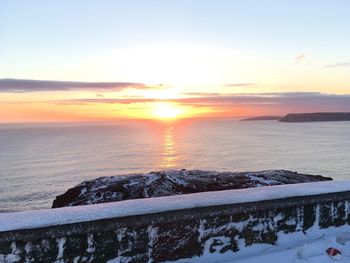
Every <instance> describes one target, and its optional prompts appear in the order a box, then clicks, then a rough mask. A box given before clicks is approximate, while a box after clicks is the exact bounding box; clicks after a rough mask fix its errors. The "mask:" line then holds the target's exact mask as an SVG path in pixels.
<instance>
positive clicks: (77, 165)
mask: <svg viewBox="0 0 350 263" xmlns="http://www.w3.org/2000/svg"><path fill="white" fill-rule="evenodd" d="M181 168H186V169H207V170H217V171H257V170H266V169H288V170H292V171H297V172H302V173H311V174H321V175H325V176H331V177H333V178H334V179H337V180H348V179H350V122H319V123H280V122H276V121H255V122H239V121H236V120H225V121H224V120H217V121H181V122H176V123H157V122H124V123H103V124H101V123H100V124H96V123H94V124H86V123H85V124H46V125H44V124H40V125H39V124H16V125H15V124H2V125H0V212H9V211H22V210H31V209H41V208H49V207H51V204H52V201H53V199H54V198H55V196H56V195H59V194H61V193H63V192H65V191H66V190H67V189H68V188H70V187H72V186H74V185H76V184H78V183H80V182H82V181H84V180H90V179H94V178H97V177H101V176H111V175H118V174H125V173H134V172H150V171H156V170H164V169H181Z"/></svg>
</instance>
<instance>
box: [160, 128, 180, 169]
mask: <svg viewBox="0 0 350 263" xmlns="http://www.w3.org/2000/svg"><path fill="white" fill-rule="evenodd" d="M163 147H164V152H163V159H162V162H161V167H162V168H164V169H168V168H171V167H174V166H176V161H177V158H178V157H177V154H176V149H175V140H174V127H173V126H169V127H166V128H165V130H164V135H163Z"/></svg>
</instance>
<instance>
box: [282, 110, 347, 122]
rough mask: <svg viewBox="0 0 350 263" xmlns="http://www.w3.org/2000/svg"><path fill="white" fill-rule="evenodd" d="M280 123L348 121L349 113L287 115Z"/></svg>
mask: <svg viewBox="0 0 350 263" xmlns="http://www.w3.org/2000/svg"><path fill="white" fill-rule="evenodd" d="M279 121H281V122H315V121H350V112H316V113H298V114H287V115H286V116H284V117H283V118H281V119H280V120H279Z"/></svg>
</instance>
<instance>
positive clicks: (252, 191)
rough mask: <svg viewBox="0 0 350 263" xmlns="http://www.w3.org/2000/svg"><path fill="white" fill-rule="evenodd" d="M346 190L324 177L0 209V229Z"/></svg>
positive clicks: (348, 183) (343, 184) (348, 184)
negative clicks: (91, 202)
mask: <svg viewBox="0 0 350 263" xmlns="http://www.w3.org/2000/svg"><path fill="white" fill-rule="evenodd" d="M347 191H350V181H325V182H316V183H303V184H289V185H276V186H268V187H257V188H246V189H238V190H225V191H215V192H204V193H195V194H186V195H176V196H167V197H154V198H147V199H135V200H126V201H121V202H114V203H105V204H95V205H86V206H74V207H64V208H56V209H43V210H35V211H24V212H14V213H0V232H4V231H10V230H20V229H33V228H41V227H47V226H55V225H66V224H73V223H79V222H86V221H96V220H101V219H109V218H123V217H128V216H136V215H146V214H154V213H161V212H168V211H178V210H186V209H193V208H201V207H213V206H223V205H231V204H242V203H252V202H260V201H266V200H275V199H286V198H292V197H303V196H314V195H322V194H332V193H341V192H347Z"/></svg>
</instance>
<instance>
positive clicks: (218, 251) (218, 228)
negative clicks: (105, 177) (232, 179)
mask: <svg viewBox="0 0 350 263" xmlns="http://www.w3.org/2000/svg"><path fill="white" fill-rule="evenodd" d="M349 186H350V184H349V182H325V183H323V182H322V183H310V184H301V185H283V186H276V187H275V186H274V187H262V188H254V189H244V190H233V191H220V192H208V193H199V194H191V195H183V196H172V197H166V198H163V197H162V198H151V199H147V200H132V201H123V202H119V203H115V204H102V205H91V206H84V207H69V208H62V209H53V210H45V211H31V212H21V213H10V214H4V215H1V214H0V226H1V227H2V229H6V230H9V231H7V232H4V230H2V232H1V231H0V262H22V261H34V262H53V261H56V262H107V261H109V262H165V261H174V260H178V261H179V262H184V261H188V259H190V258H192V259H199V261H198V262H201V261H200V260H201V258H203V257H204V258H206V259H208V258H209V259H210V257H209V256H208V255H214V256H215V257H213V258H215V260H217V259H218V258H220V257H221V256H222V257H224V256H225V255H228V254H229V255H230V257H231V259H234V256H235V255H239V254H240V253H244V251H245V250H249V249H250V248H251V247H253V246H257V245H270V246H273V245H276V244H279V242H280V240H279V239H280V236H281V234H283V235H288V236H290V237H293V235H295V234H296V233H298V235H302V236H303V235H305V236H307V235H308V232H310V231H311V230H314V229H319V230H322V231H324V232H326V231H327V229H329V228H330V227H347V228H349V223H350V206H349V201H350V191H349V192H346V193H345V194H344V193H340V192H345V191H347V190H348V189H350V188H349ZM334 193H338V194H337V195H334ZM319 194H323V196H322V197H321V198H319V199H318V200H319V201H318V202H315V200H317V199H313V201H312V202H310V203H309V204H308V203H307V202H306V203H303V204H295V203H293V202H290V201H291V199H290V198H294V197H295V196H306V197H303V198H302V200H305V199H308V198H312V197H311V196H310V197H307V195H319ZM335 196H336V198H335ZM281 198H287V199H282V200H277V201H278V203H277V204H278V206H277V205H276V207H273V206H271V205H269V206H266V207H268V208H267V209H265V210H264V209H261V207H263V206H264V204H266V203H269V202H270V203H271V202H273V201H274V200H276V199H281ZM261 200H262V201H261ZM257 201H259V202H260V203H259V205H258V206H256V208H257V209H256V210H254V209H253V210H252V209H251V208H252V207H251V206H250V209H249V210H247V211H244V209H243V210H240V211H238V210H236V209H235V207H236V206H235V204H241V205H242V206H243V207H244V206H247V207H248V206H249V202H257ZM223 204H224V205H232V209H231V210H229V211H230V212H229V213H228V214H227V213H222V214H220V209H219V208H215V207H212V206H217V205H223ZM273 204H275V203H273ZM142 205H143V206H142ZM118 207H119V209H118ZM198 207H200V208H201V209H202V210H205V211H206V212H205V213H197V212H196V211H198ZM208 207H210V209H209V210H208ZM229 207H230V206H229ZM185 208H186V209H191V208H197V209H196V211H195V210H193V209H192V210H185V211H182V212H181V213H183V215H185V214H187V215H190V217H186V218H185V217H181V216H175V214H174V213H177V212H178V211H179V210H181V209H185ZM253 208H254V207H253ZM258 208H259V209H258ZM108 209H109V211H108ZM138 209H141V212H143V213H144V214H147V213H153V214H154V213H157V212H166V213H167V214H168V215H169V216H170V217H172V215H174V216H173V217H172V218H173V221H172V222H165V221H164V222H162V220H163V218H164V213H161V214H154V215H153V216H154V218H157V221H155V222H151V223H149V224H144V225H142V224H136V220H138V221H139V220H140V217H135V219H134V220H133V217H132V216H136V215H139V214H140V213H141V212H140V211H139V210H138ZM201 209H199V210H201ZM211 211H213V212H214V211H215V213H211ZM99 213H102V214H99ZM14 215H17V217H16V216H14ZM32 215H33V217H31V218H27V219H26V218H23V217H30V216H32ZM39 215H42V216H43V218H40V216H39ZM126 215H127V216H131V217H130V218H129V219H128V220H129V223H128V225H126V226H124V227H120V226H118V225H117V224H115V223H113V222H114V221H102V222H101V221H97V222H86V223H83V222H85V221H88V220H89V219H90V220H91V219H101V218H103V216H106V217H107V218H112V217H113V216H114V217H116V218H120V219H122V218H121V217H123V216H126ZM18 216H21V217H18ZM55 216H57V217H58V218H56V219H55V218H54V217H55ZM89 216H92V218H91V217H89ZM60 219H62V220H63V222H65V223H63V222H61V221H60ZM11 220H12V221H14V222H10V221H11ZM35 220H39V222H35ZM16 221H17V222H16ZM67 222H68V223H72V222H75V223H78V222H80V223H79V224H73V225H64V226H63V227H65V229H66V231H65V232H64V234H62V235H61V236H53V235H51V234H50V233H51V232H54V228H55V227H56V225H55V224H57V225H61V226H62V224H66V223H67ZM108 222H109V223H108ZM87 223H89V224H90V225H91V224H92V225H93V226H94V227H93V228H84V227H82V228H81V229H82V230H81V231H80V232H78V233H76V232H74V231H73V230H74V226H84V224H87ZM4 224H5V226H4ZM6 224H8V225H7V226H6ZM108 224H110V225H108ZM113 224H115V225H113ZM48 225H49V226H51V227H48V228H42V227H43V226H48ZM107 226H108V229H107ZM30 227H36V229H34V228H33V229H29V228H30ZM104 227H105V228H104ZM11 229H12V230H11ZM18 229H27V230H18ZM101 229H102V230H101ZM23 231H24V232H25V234H23V235H16V233H18V232H23ZM36 231H41V234H42V233H44V237H40V238H37V239H35V238H34V239H33V238H32V237H31V238H26V234H28V233H29V234H28V236H30V234H31V233H34V236H36V235H35V233H37V232H36ZM32 236H33V235H32ZM19 237H21V238H19ZM38 237H39V235H38ZM6 238H7V239H9V240H7V239H6ZM11 238H12V239H11ZM5 239H6V240H5ZM205 262H210V260H209V261H208V260H206V261H205Z"/></svg>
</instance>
